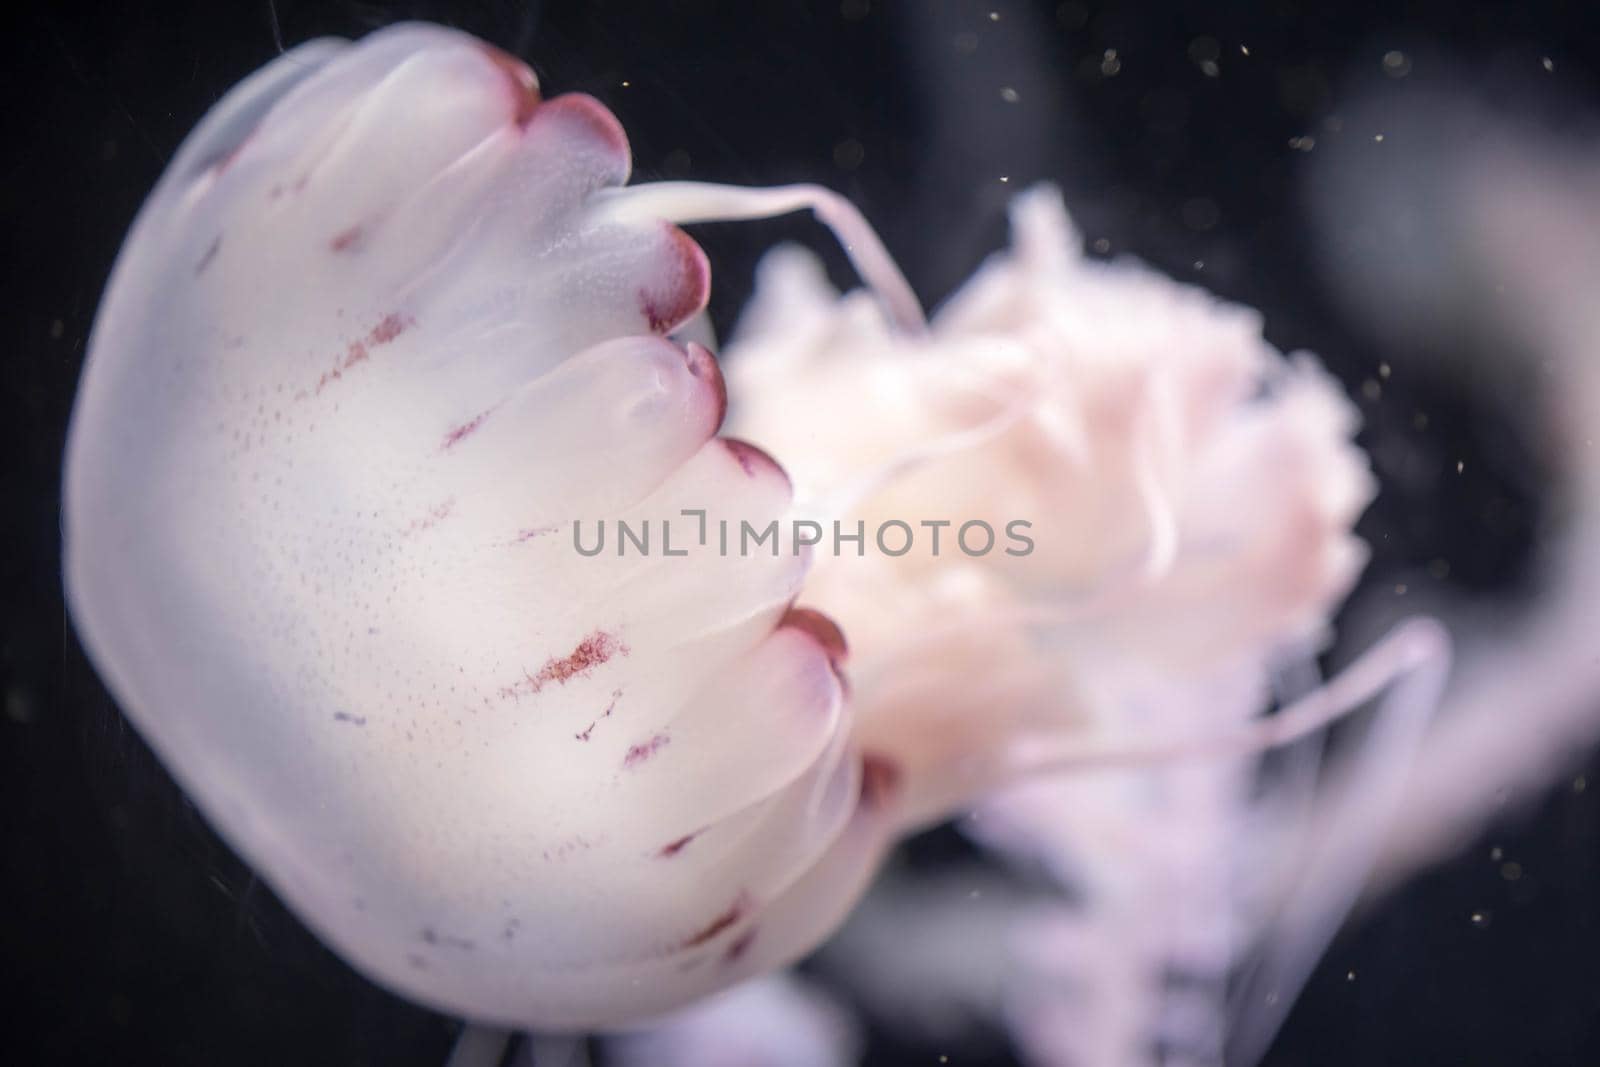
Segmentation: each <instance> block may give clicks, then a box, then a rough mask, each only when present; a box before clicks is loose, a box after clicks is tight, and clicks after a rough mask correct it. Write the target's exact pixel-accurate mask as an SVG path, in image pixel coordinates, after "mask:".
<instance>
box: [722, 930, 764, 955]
mask: <svg viewBox="0 0 1600 1067" xmlns="http://www.w3.org/2000/svg"><path fill="white" fill-rule="evenodd" d="M755 941H756V928H755V927H754V926H752V927H751V928H750V929H748V930H746V931H745V932H744V933H742V934H740V935H739V936H738V937H736V938H734V939H733V944H731V945H729V946H728V951H726V952H724V953H723V954H722V962H723V963H724V964H728V963H738V962H739V958H740V957H741V956H743V955H744V954H745V953H746V952H749V951H750V946H751V945H753V944H755Z"/></svg>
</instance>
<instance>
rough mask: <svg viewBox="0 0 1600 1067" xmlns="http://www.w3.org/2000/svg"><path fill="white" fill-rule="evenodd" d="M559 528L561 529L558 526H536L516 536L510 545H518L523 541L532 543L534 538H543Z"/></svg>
mask: <svg viewBox="0 0 1600 1067" xmlns="http://www.w3.org/2000/svg"><path fill="white" fill-rule="evenodd" d="M560 528H561V527H559V526H536V527H533V528H531V529H527V530H523V531H522V532H521V533H519V534H517V539H516V540H515V541H514V542H512V543H513V544H518V545H520V544H522V543H523V542H524V541H532V540H533V539H534V538H535V537H543V536H544V535H545V534H553V533H555V532H556V531H557V530H559V529H560Z"/></svg>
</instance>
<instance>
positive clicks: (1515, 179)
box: [1308, 57, 1600, 882]
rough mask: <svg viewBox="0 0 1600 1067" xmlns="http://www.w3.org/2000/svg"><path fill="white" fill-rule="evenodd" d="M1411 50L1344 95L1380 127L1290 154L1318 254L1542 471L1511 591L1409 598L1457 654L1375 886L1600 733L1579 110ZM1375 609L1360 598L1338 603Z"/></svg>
mask: <svg viewBox="0 0 1600 1067" xmlns="http://www.w3.org/2000/svg"><path fill="white" fill-rule="evenodd" d="M1430 58H1431V59H1432V62H1431V63H1429V64H1428V66H1429V68H1430V73H1429V74H1427V75H1420V76H1418V75H1414V76H1413V78H1412V79H1411V80H1409V81H1407V82H1405V83H1403V84H1401V85H1399V86H1396V85H1393V84H1390V85H1383V84H1377V85H1369V86H1367V87H1366V88H1365V90H1364V92H1363V93H1362V94H1360V95H1358V96H1357V97H1356V99H1354V100H1353V101H1352V106H1351V107H1350V109H1349V111H1348V113H1347V121H1348V122H1349V123H1350V125H1351V126H1352V127H1354V128H1356V129H1362V130H1366V129H1372V130H1377V131H1380V133H1379V134H1378V135H1375V136H1381V137H1382V141H1381V142H1375V141H1372V140H1368V139H1366V138H1353V139H1351V140H1350V141H1348V142H1343V143H1337V144H1335V145H1333V146H1331V147H1330V149H1329V151H1328V152H1326V153H1325V154H1323V155H1322V156H1320V157H1319V158H1318V159H1317V160H1316V165H1315V166H1314V167H1313V168H1312V169H1311V171H1310V173H1309V184H1308V189H1309V195H1308V202H1309V204H1310V206H1311V209H1312V216H1313V218H1314V220H1315V221H1316V223H1317V224H1318V232H1319V236H1320V241H1319V242H1318V247H1319V248H1320V249H1321V250H1322V252H1323V256H1322V265H1323V267H1324V268H1325V270H1326V273H1327V275H1328V278H1329V280H1330V283H1331V285H1332V287H1333V288H1334V290H1335V291H1336V292H1337V293H1338V294H1339V295H1340V296H1341V298H1342V299H1344V300H1345V301H1346V302H1347V303H1348V304H1349V305H1350V306H1351V307H1352V308H1353V309H1354V310H1355V311H1356V312H1357V313H1358V314H1360V315H1361V316H1362V317H1363V318H1365V319H1366V320H1367V321H1369V322H1371V323H1372V324H1373V325H1374V327H1375V328H1376V329H1377V330H1378V331H1380V332H1381V333H1382V334H1384V335H1387V336H1388V337H1389V338H1391V339H1392V341H1393V342H1394V343H1395V344H1396V345H1397V346H1409V347H1411V348H1412V349H1413V350H1415V351H1416V352H1417V355H1418V365H1419V366H1418V370H1419V371H1420V373H1421V374H1423V375H1434V376H1438V377H1442V378H1448V379H1451V380H1454V381H1456V382H1459V383H1463V387H1464V388H1465V389H1466V390H1467V391H1468V392H1472V393H1478V394H1483V393H1488V392H1492V393H1494V394H1497V395H1498V396H1500V397H1501V398H1503V399H1505V400H1506V401H1508V402H1509V406H1510V407H1511V410H1512V411H1513V412H1514V425H1515V427H1516V429H1517V430H1518V431H1519V432H1520V433H1521V435H1522V436H1523V437H1524V439H1525V440H1527V441H1528V442H1529V444H1528V446H1527V447H1529V448H1530V450H1531V451H1532V452H1533V453H1534V454H1535V455H1536V456H1537V457H1538V460H1539V461H1540V462H1541V464H1542V465H1543V466H1544V467H1545V468H1546V469H1547V471H1548V472H1549V474H1548V477H1549V478H1550V480H1551V482H1552V488H1551V489H1550V490H1549V497H1550V500H1551V504H1550V505H1549V507H1548V509H1547V514H1546V516H1545V518H1544V520H1543V522H1542V524H1541V526H1540V528H1539V529H1538V531H1537V539H1538V548H1537V551H1536V552H1535V554H1534V556H1533V564H1532V566H1531V568H1530V569H1531V573H1530V574H1529V575H1528V577H1527V579H1526V583H1527V585H1528V586H1529V587H1530V588H1531V595H1529V594H1528V593H1524V595H1523V596H1522V597H1521V598H1520V602H1517V601H1514V600H1511V599H1510V598H1506V597H1502V598H1501V600H1500V601H1499V602H1496V601H1495V600H1492V599H1490V598H1483V597H1480V598H1478V599H1476V600H1473V599H1469V598H1467V597H1465V596H1463V595H1461V594H1456V595H1453V596H1451V595H1448V594H1447V593H1445V592H1440V593H1437V594H1434V595H1433V599H1434V600H1435V601H1436V603H1433V604H1430V605H1428V607H1429V608H1431V610H1433V611H1435V612H1437V613H1438V614H1440V615H1441V616H1443V617H1444V618H1446V619H1448V620H1449V621H1450V622H1451V624H1452V628H1453V630H1454V634H1455V638H1456V640H1457V641H1458V642H1459V645H1460V665H1459V667H1458V669H1457V670H1456V672H1455V673H1454V675H1453V677H1452V679H1451V682H1450V689H1449V696H1448V698H1447V701H1446V714H1444V715H1442V716H1441V717H1440V720H1439V722H1438V723H1437V725H1436V726H1435V728H1434V729H1433V731H1432V732H1431V733H1430V735H1429V737H1428V740H1427V758H1426V759H1424V760H1421V761H1419V763H1418V764H1417V766H1416V767H1415V769H1414V771H1413V773H1412V775H1411V777H1410V780H1409V781H1408V782H1407V783H1406V786H1405V789H1406V805H1405V809H1404V811H1403V812H1402V814H1401V817H1400V819H1399V820H1398V821H1397V823H1396V825H1394V826H1393V827H1392V828H1391V829H1390V831H1389V835H1388V842H1387V845H1386V849H1385V855H1384V858H1383V861H1382V869H1381V880H1382V881H1383V882H1392V881H1394V880H1395V879H1397V878H1400V877H1402V876H1404V875H1405V874H1406V873H1408V872H1410V871H1411V870H1413V869H1415V868H1416V867H1417V866H1419V865H1421V864H1423V863H1425V862H1427V861H1429V860H1432V859H1436V858H1439V857H1440V856H1442V855H1445V854H1447V853H1448V852H1449V850H1451V849H1453V848H1455V847H1458V846H1459V845H1460V844H1462V843H1463V842H1464V841H1465V840H1466V839H1467V838H1468V837H1469V836H1470V835H1471V834H1472V833H1473V832H1474V831H1476V830H1477V829H1478V828H1479V827H1480V826H1481V825H1482V824H1483V823H1484V821H1485V820H1487V819H1489V818H1491V817H1493V816H1495V815H1496V814H1498V813H1500V812H1501V811H1502V810H1515V809H1517V808H1519V807H1522V806H1524V805H1525V804H1526V802H1527V801H1528V800H1529V799H1530V798H1531V797H1533V796H1536V795H1537V794H1538V793H1539V792H1540V791H1541V790H1543V789H1545V788H1546V787H1547V786H1549V785H1550V784H1552V783H1553V782H1554V781H1555V780H1556V778H1557V777H1558V776H1559V775H1562V774H1564V773H1566V772H1568V771H1570V770H1572V769H1573V768H1574V767H1576V766H1577V765H1578V764H1579V762H1580V761H1581V760H1582V759H1583V757H1584V756H1585V755H1586V753H1587V752H1588V751H1589V750H1590V749H1591V748H1592V746H1593V745H1594V743H1595V742H1596V740H1597V739H1600V655H1597V653H1596V650H1597V649H1600V639H1597V637H1596V635H1597V634H1600V431H1597V429H1596V427H1600V301H1597V298H1596V296H1597V294H1600V125H1597V121H1596V118H1595V116H1593V115H1592V114H1584V113H1583V112H1582V111H1577V117H1576V118H1574V117H1573V108H1572V105H1571V104H1570V102H1567V103H1568V107H1567V108H1566V109H1563V110H1564V113H1562V112H1557V114H1560V115H1561V118H1560V120H1559V121H1552V120H1551V119H1550V118H1548V117H1546V116H1547V115H1548V114H1549V112H1550V110H1551V109H1550V108H1549V106H1548V105H1549V98H1550V96H1551V95H1553V94H1552V93H1551V92H1550V91H1549V90H1543V91H1541V92H1534V91H1533V90H1532V89H1531V88H1530V87H1529V86H1527V85H1526V84H1524V85H1519V86H1517V87H1516V91H1515V92H1513V93H1510V94H1507V95H1506V96H1502V97H1500V98H1498V99H1496V100H1495V101H1493V102H1491V100H1490V99H1489V98H1488V96H1487V95H1486V94H1485V93H1483V91H1482V90H1481V89H1478V88H1476V87H1475V86H1474V85H1473V83H1472V81H1471V80H1469V75H1468V72H1467V71H1465V70H1464V69H1462V68H1461V67H1460V66H1459V65H1458V64H1457V63H1454V62H1452V61H1450V60H1449V59H1448V58H1447V57H1430ZM1408 62H1409V61H1408ZM1542 65H1543V66H1544V67H1545V69H1546V71H1550V70H1553V68H1554V63H1553V61H1551V60H1550V59H1549V58H1545V59H1544V60H1543V61H1542ZM1530 116H1531V117H1532V120H1531V121H1530ZM1447 462H1449V461H1448V460H1447ZM1455 473H1457V474H1461V473H1464V471H1463V470H1462V468H1461V467H1457V468H1456V471H1455ZM1425 595H1426V594H1425ZM1415 606H1416V605H1413V607H1415ZM1385 614H1386V605H1385V603H1384V602H1383V601H1382V599H1381V598H1375V599H1374V602H1373V603H1370V604H1364V605H1361V606H1360V607H1359V610H1358V614H1357V618H1358V619H1361V620H1363V621H1364V622H1365V624H1366V625H1368V626H1381V625H1382V620H1383V618H1384V616H1385Z"/></svg>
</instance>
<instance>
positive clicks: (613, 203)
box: [594, 182, 928, 337]
mask: <svg viewBox="0 0 1600 1067" xmlns="http://www.w3.org/2000/svg"><path fill="white" fill-rule="evenodd" d="M594 200H595V205H596V210H597V212H598V217H599V218H602V219H604V220H607V221H616V222H635V223H637V222H640V221H647V220H650V219H669V220H671V221H672V222H676V223H681V224H688V223H695V222H738V221H742V220H746V219H766V218H772V217H774V216H777V215H787V214H789V213H790V212H792V211H811V212H812V213H814V214H815V215H816V216H817V219H818V221H820V222H821V223H822V224H823V225H824V226H826V227H828V229H830V230H832V231H833V234H834V236H835V237H837V238H838V239H839V244H840V245H841V246H843V248H844V251H845V254H846V255H848V256H849V257H850V262H851V264H852V265H853V266H854V267H855V268H856V271H857V273H859V274H860V275H861V280H862V281H864V282H866V283H867V286H868V288H870V289H871V290H872V291H873V292H874V293H876V294H877V296H878V299H879V300H880V301H882V302H883V306H884V310H885V311H886V312H887V313H888V315H889V319H890V321H891V322H893V323H894V325H895V327H896V328H897V329H899V330H900V331H902V332H904V333H905V334H907V335H909V336H913V337H917V336H921V335H922V334H924V333H926V332H927V329H928V322H927V317H926V316H925V315H924V314H923V312H922V304H921V303H920V302H919V301H918V300H917V296H916V293H914V292H912V290H911V284H910V283H909V282H907V281H906V279H905V275H904V274H902V273H900V268H899V266H897V265H896V264H895V261H894V260H893V258H891V257H890V255H889V250H888V249H886V248H885V247H884V246H883V241H882V240H880V239H879V237H878V235H877V233H876V232H875V231H874V230H873V229H872V226H871V225H870V224H869V223H868V222H867V220H866V219H865V218H863V217H862V215H861V212H860V211H858V210H857V209H856V207H855V205H854V204H852V203H850V201H848V200H846V199H845V198H844V197H842V196H840V195H839V194H838V193H836V192H834V191H833V190H832V189H827V188H824V187H823V186H820V185H780V186H775V187H773V188H770V189H743V188H740V187H739V186H735V185H716V184H713V183H710V182H650V183H647V184H645V185H630V186H627V187H626V188H623V189H612V190H607V191H605V192H601V193H598V194H596V195H595V197H594Z"/></svg>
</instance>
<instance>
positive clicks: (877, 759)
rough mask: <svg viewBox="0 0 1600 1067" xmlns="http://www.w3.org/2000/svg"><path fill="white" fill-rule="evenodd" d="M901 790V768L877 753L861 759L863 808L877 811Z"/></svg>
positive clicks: (866, 755) (864, 755) (868, 754)
mask: <svg viewBox="0 0 1600 1067" xmlns="http://www.w3.org/2000/svg"><path fill="white" fill-rule="evenodd" d="M899 788H900V767H899V765H898V764H896V763H895V762H894V761H892V760H890V759H889V758H887V757H886V756H880V755H878V754H877V753H875V752H867V753H864V754H863V755H862V757H861V802H860V803H861V807H863V808H867V809H877V808H881V807H883V806H884V804H886V803H888V801H889V798H890V797H891V796H893V795H894V793H895V791H896V790H898V789H899Z"/></svg>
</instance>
